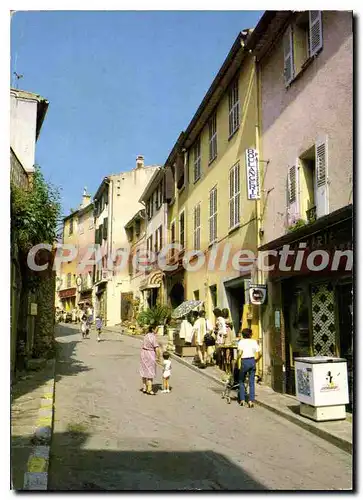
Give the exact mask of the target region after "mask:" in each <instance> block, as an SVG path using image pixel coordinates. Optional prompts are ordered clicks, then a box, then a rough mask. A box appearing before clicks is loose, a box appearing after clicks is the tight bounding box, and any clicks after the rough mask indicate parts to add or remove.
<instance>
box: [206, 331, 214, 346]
mask: <svg viewBox="0 0 363 500" xmlns="http://www.w3.org/2000/svg"><path fill="white" fill-rule="evenodd" d="M204 343H205V345H206V346H208V347H210V346H213V345H215V343H216V340H215V338H214V337H213V335H212V334H211V333H206V334H205V335H204Z"/></svg>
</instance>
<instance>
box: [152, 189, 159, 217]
mask: <svg viewBox="0 0 363 500" xmlns="http://www.w3.org/2000/svg"><path fill="white" fill-rule="evenodd" d="M152 198H153V200H154V206H155V213H156V212H157V211H158V208H159V205H158V192H157V190H155V191H154V192H153V195H152Z"/></svg>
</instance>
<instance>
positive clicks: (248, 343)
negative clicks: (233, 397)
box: [237, 328, 261, 408]
mask: <svg viewBox="0 0 363 500" xmlns="http://www.w3.org/2000/svg"><path fill="white" fill-rule="evenodd" d="M242 337H243V338H242V339H241V340H240V341H239V342H238V346H237V352H238V354H237V364H238V367H239V404H240V405H241V406H244V405H245V402H246V389H245V380H246V375H247V374H248V376H249V396H248V407H249V408H253V406H254V401H255V375H256V361H258V360H259V359H260V357H261V354H260V351H261V348H260V346H259V344H258V342H257V341H256V340H255V339H252V338H251V337H252V330H251V328H244V329H243V330H242ZM256 354H258V357H257V359H256Z"/></svg>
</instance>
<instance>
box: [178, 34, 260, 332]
mask: <svg viewBox="0 0 363 500" xmlns="http://www.w3.org/2000/svg"><path fill="white" fill-rule="evenodd" d="M247 34H248V33H241V34H240V35H239V36H238V37H237V40H236V41H235V43H234V45H233V47H232V49H231V51H230V53H229V54H228V56H227V58H226V60H225V62H224V64H223V65H222V67H221V69H220V71H219V73H218V75H217V76H216V78H215V80H214V81H213V83H212V85H211V87H210V89H209V90H208V92H207V94H206V96H205V98H204V99H203V101H202V103H201V105H200V107H199V108H198V110H197V112H196V114H195V116H194V118H193V119H192V121H191V122H190V124H189V126H188V128H187V130H186V131H185V133H183V134H182V136H181V138H179V158H178V155H177V154H176V153H175V154H174V156H172V157H171V158H170V159H169V165H173V167H174V171H175V196H174V200H172V202H171V203H169V212H168V228H169V243H171V242H172V241H173V239H174V241H177V242H178V243H179V244H181V246H182V247H183V250H182V251H181V252H180V253H179V261H181V260H182V259H184V269H185V270H184V276H183V278H182V284H183V288H184V298H185V300H189V299H199V300H203V301H204V304H205V309H206V312H207V316H208V317H209V318H210V319H211V320H213V310H214V308H215V307H219V308H220V309H223V308H228V309H229V311H230V314H231V319H232V320H233V323H234V328H235V330H236V331H240V329H241V328H243V327H247V326H251V328H252V330H253V336H254V338H260V332H259V324H258V317H259V310H258V306H251V305H250V304H249V296H248V292H247V290H248V287H249V285H250V283H251V280H252V282H254V283H256V280H257V279H258V278H257V272H256V270H255V269H256V268H255V265H254V264H253V260H249V261H248V262H247V260H248V259H251V258H252V257H253V256H256V249H257V232H258V225H257V220H256V216H257V213H256V208H257V205H256V203H257V202H256V201H255V200H249V199H248V197H247V175H246V160H245V158H246V150H247V149H250V148H252V149H256V124H257V87H256V74H255V65H254V60H253V58H252V56H251V55H250V54H249V53H247V52H246V51H245V50H244V49H243V41H244V39H245V37H246V36H247ZM170 160H171V161H170ZM241 250H247V253H243V254H242V253H240V254H238V252H240V251H241ZM196 251H199V252H200V253H199V257H196V256H194V259H193V258H192V260H191V262H190V264H189V265H186V264H187V262H188V261H189V260H190V257H193V255H195V253H196ZM239 256H240V257H241V259H243V262H242V260H239V258H238V257H239ZM213 262H214V265H213ZM194 266H195V268H194ZM192 268H194V269H192ZM179 274H180V275H182V274H183V271H182V270H181V271H179ZM173 286H175V283H174V285H173Z"/></svg>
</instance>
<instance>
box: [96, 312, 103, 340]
mask: <svg viewBox="0 0 363 500" xmlns="http://www.w3.org/2000/svg"><path fill="white" fill-rule="evenodd" d="M96 329H97V342H100V340H101V330H102V316H101V315H98V316H97V318H96Z"/></svg>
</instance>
